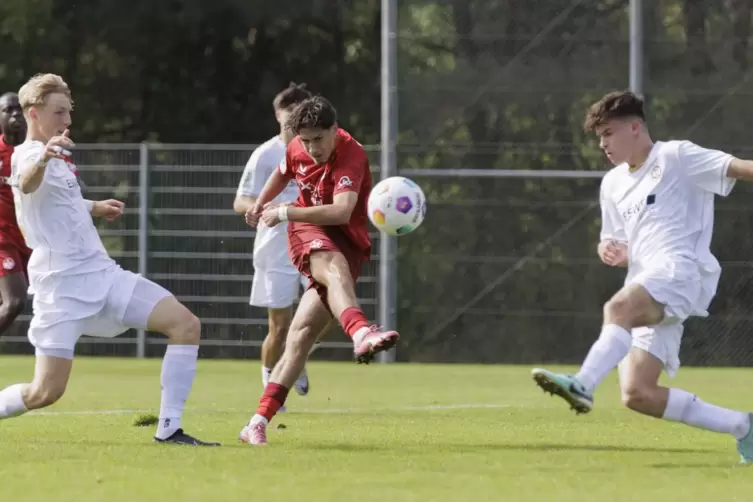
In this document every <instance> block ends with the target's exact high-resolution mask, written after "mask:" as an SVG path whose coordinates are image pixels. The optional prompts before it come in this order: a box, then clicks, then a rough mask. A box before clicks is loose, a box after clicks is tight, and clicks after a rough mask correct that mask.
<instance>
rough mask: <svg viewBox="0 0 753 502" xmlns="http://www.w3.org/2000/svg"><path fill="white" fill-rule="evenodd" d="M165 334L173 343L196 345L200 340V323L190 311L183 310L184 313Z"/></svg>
mask: <svg viewBox="0 0 753 502" xmlns="http://www.w3.org/2000/svg"><path fill="white" fill-rule="evenodd" d="M165 334H166V335H167V337H168V338H169V339H170V341H171V342H173V343H178V344H182V345H198V344H199V341H200V340H201V321H200V320H199V318H198V317H196V316H195V315H194V314H193V313H191V311H189V310H188V309H185V312H184V313H183V314H182V315H181V316H180V317H179V318H178V319H177V320H176V322H175V323H173V326H171V327H170V329H169V330H168V332H167V333H165Z"/></svg>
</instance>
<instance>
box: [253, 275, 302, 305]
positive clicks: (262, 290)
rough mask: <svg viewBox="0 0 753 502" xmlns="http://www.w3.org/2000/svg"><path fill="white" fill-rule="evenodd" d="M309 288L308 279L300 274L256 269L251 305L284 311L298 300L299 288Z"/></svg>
mask: <svg viewBox="0 0 753 502" xmlns="http://www.w3.org/2000/svg"><path fill="white" fill-rule="evenodd" d="M302 285H303V286H304V287H305V286H307V285H308V284H307V283H306V279H305V278H304V277H303V276H302V275H301V274H299V273H298V272H296V273H294V274H291V273H286V272H276V271H271V270H261V269H258V268H257V269H256V270H255V271H254V279H253V282H252V284H251V300H250V301H249V304H251V305H253V306H255V307H265V308H268V309H284V308H287V307H290V306H292V305H293V303H294V302H295V300H296V299H297V298H298V292H299V288H300V287H301V286H302Z"/></svg>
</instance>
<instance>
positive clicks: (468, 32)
mask: <svg viewBox="0 0 753 502" xmlns="http://www.w3.org/2000/svg"><path fill="white" fill-rule="evenodd" d="M749 4H750V3H749V2H721V1H714V2H708V1H705V0H656V1H647V2H644V8H645V25H646V40H647V41H646V76H647V79H646V94H647V98H648V102H649V108H648V114H649V118H650V124H651V130H652V132H653V133H654V135H655V136H656V137H657V138H662V139H663V138H677V137H684V136H686V135H688V134H690V136H691V139H693V140H696V141H697V142H699V143H702V144H704V145H706V146H711V147H719V148H724V149H727V150H729V151H731V153H738V152H740V151H742V149H741V148H740V147H741V146H744V145H747V144H748V142H749V141H750V139H749V129H750V128H749V117H750V116H753V104H751V103H753V101H752V100H750V99H749V92H750V91H749V90H748V89H747V87H746V86H743V87H742V88H738V89H736V88H735V85H737V84H738V83H739V82H740V81H741V79H743V78H744V77H745V75H746V74H747V73H746V72H747V66H748V57H749V50H748V40H749V38H750V36H749V35H750V19H751V7H750V5H749ZM398 5H399V16H398V19H399V29H398V42H399V44H398V74H399V75H398V97H399V146H398V160H399V166H400V167H401V168H410V169H461V168H468V169H478V170H489V169H508V170H522V169H525V170H543V169H546V170H583V171H601V170H603V169H605V168H606V165H605V160H604V158H603V155H602V154H601V153H600V152H599V150H598V145H597V143H596V141H595V140H594V139H593V138H590V137H586V136H585V135H584V133H583V131H582V120H583V111H584V109H585V107H586V106H587V105H588V104H589V103H590V102H592V101H593V100H595V99H597V98H598V97H599V95H601V94H602V93H604V92H607V91H610V90H613V89H621V88H625V87H627V85H628V67H629V65H628V60H629V48H628V43H627V36H628V1H627V0H598V1H584V2H553V1H550V0H530V1H512V0H445V1H441V2H437V1H435V0H406V1H402V0H401V1H400V2H398ZM379 8H380V2H379V1H378V0H364V1H355V0H340V1H330V0H316V1H312V2H300V1H293V0H281V1H277V2H248V1H244V0H215V1H212V2H206V1H200V0H181V1H174V2H160V1H153V0H132V1H129V2H122V1H119V0H97V1H95V0H78V1H77V2H75V3H71V2H68V1H62V0H4V1H3V2H0V47H2V50H3V58H2V59H1V60H0V89H2V90H6V89H18V87H19V86H20V85H21V84H22V83H23V82H24V81H25V79H27V78H28V77H30V76H31V75H32V74H34V73H37V72H42V71H53V72H59V73H62V74H63V75H64V76H65V78H66V79H67V80H68V82H69V83H70V84H71V86H72V87H73V90H74V95H75V98H76V101H77V111H76V113H75V117H74V121H75V124H74V128H73V131H74V137H75V139H76V140H77V141H78V142H139V141H144V140H149V141H161V142H199V143H246V144H248V143H259V142H261V141H263V140H265V139H267V138H268V137H269V136H270V135H271V134H273V133H274V132H275V130H276V124H275V121H274V117H273V115H272V113H271V102H272V98H273V96H274V95H275V93H276V92H278V91H279V90H280V89H281V88H282V87H284V86H285V85H287V84H288V82H290V81H297V82H307V83H308V84H309V87H310V88H311V89H312V90H313V91H315V92H317V93H321V94H323V95H325V96H328V97H330V98H331V99H332V100H333V101H334V103H335V105H336V106H337V107H338V109H339V112H340V117H341V122H342V125H343V126H344V127H346V128H347V129H349V130H350V131H351V132H352V133H353V134H354V135H355V136H356V137H357V138H359V140H360V141H361V142H362V143H364V144H373V143H377V142H378V141H379V135H380V127H379V124H380V102H379V101H380V87H379V86H380V82H379V74H380V66H379V64H380V57H381V56H380V50H381V49H380V21H381V13H380V11H379ZM730 89H733V90H734V92H730ZM246 153H247V152H239V154H238V155H239V158H241V157H242V156H243V155H246ZM106 155H107V154H105V153H103V154H102V155H101V156H100V157H101V158H100V157H97V160H96V163H97V164H98V165H108V164H110V163H112V162H114V160H113V159H107V158H105V157H106ZM153 157H154V158H153V159H151V160H152V161H153V163H164V164H170V165H175V166H177V165H180V164H181V162H183V161H182V160H181V157H180V155H178V154H177V153H175V152H155V153H154V154H153ZM131 160H132V159H131ZM118 162H121V163H123V164H126V163H128V164H129V165H133V164H132V163H130V162H125V161H118ZM222 162H224V160H218V161H217V164H216V165H222ZM239 165H240V164H239ZM132 174H133V173H132ZM103 176H104V178H102V180H105V182H106V183H109V184H112V185H117V184H123V185H122V186H121V187H120V188H117V187H116V188H115V189H114V190H116V191H117V190H120V189H123V188H125V189H126V190H127V189H128V187H129V186H133V182H134V181H135V180H136V177H135V175H129V176H125V175H123V174H119V173H118V172H116V171H113V172H108V173H106V174H105V175H103ZM159 176H161V175H155V178H154V179H153V180H152V183H153V184H154V185H155V186H157V185H158V184H159V183H160V181H159V180H160V179H162V178H159ZM197 176H198V175H193V174H192V175H191V178H190V179H191V180H193V181H192V182H191V183H192V185H193V184H196V186H198V181H196V180H197V179H198V178H197ZM218 176H223V177H222V179H223V180H225V179H226V178H227V181H226V183H227V184H228V186H231V185H233V184H234V183H236V182H237V180H235V177H234V176H233V173H229V174H228V175H227V176H225V175H220V174H218ZM126 178H127V179H126ZM186 179H189V178H186ZM417 181H418V182H419V183H421V185H422V187H423V188H424V190H425V192H426V194H427V196H428V199H429V214H428V219H427V221H426V223H425V224H424V226H423V227H422V228H421V229H419V231H417V232H416V233H415V234H412V235H409V236H406V237H403V238H401V239H400V248H399V258H400V274H399V275H400V278H399V280H400V284H399V291H400V327H401V329H402V331H403V332H404V333H405V340H406V341H405V346H406V347H407V348H408V350H403V351H402V352H401V355H402V356H404V357H410V358H426V359H431V358H440V359H463V358H466V357H468V354H467V350H466V347H467V346H476V345H477V346H480V347H484V351H485V354H486V356H488V358H489V359H490V360H495V359H499V358H500V357H501V356H500V355H499V352H501V351H503V350H504V348H505V347H507V346H510V345H511V344H514V343H517V341H519V338H520V336H521V333H526V334H531V333H539V336H540V337H543V339H546V340H548V339H549V338H554V337H556V336H558V335H559V334H560V333H561V332H563V331H564V332H567V333H574V334H576V335H577V336H578V337H581V336H582V338H579V340H581V341H580V342H577V343H574V344H573V348H572V354H577V355H580V354H581V353H582V351H583V346H584V345H585V344H586V343H587V340H590V339H591V338H592V335H591V333H589V330H592V329H595V328H596V327H597V326H598V319H599V315H600V313H599V306H600V303H602V302H603V301H604V300H605V299H606V298H607V297H608V294H609V292H610V291H611V290H613V289H614V288H615V287H617V286H618V285H619V283H620V277H621V274H620V272H615V271H611V270H605V269H604V268H603V267H601V266H600V265H598V264H597V263H595V261H594V256H593V247H594V245H595V242H596V239H597V235H598V230H599V215H598V211H595V210H594V211H591V212H590V213H588V214H587V215H585V216H583V217H582V220H581V221H579V222H578V224H577V225H576V226H575V227H573V229H572V230H570V231H568V232H566V233H564V234H563V235H562V236H561V237H560V238H559V239H557V240H555V241H553V242H551V243H550V244H549V245H547V246H546V247H545V248H544V249H543V250H539V251H537V254H536V255H535V256H534V258H536V260H538V261H536V260H534V261H532V262H529V263H527V264H525V266H522V267H520V269H518V270H517V271H516V272H515V273H513V274H512V275H511V276H510V277H509V278H508V279H506V280H505V281H504V282H503V283H502V284H501V285H500V286H499V287H497V288H494V289H493V290H492V291H491V292H489V293H488V294H487V295H486V296H484V298H483V299H482V300H480V301H479V303H478V304H476V305H474V306H473V309H475V310H473V311H469V313H467V314H464V315H463V316H460V317H459V318H458V321H457V322H454V323H452V324H450V325H449V326H448V327H447V328H446V329H444V330H440V331H439V332H436V330H435V328H436V327H437V326H438V325H440V324H441V323H442V322H443V321H444V320H445V319H447V318H448V316H451V315H452V314H453V313H454V312H455V309H457V307H458V306H459V305H463V304H464V303H465V302H467V301H468V300H469V299H471V298H473V297H474V296H475V295H476V294H477V293H478V292H479V291H481V290H483V289H484V287H485V285H487V284H489V283H490V281H492V280H494V279H495V278H497V277H499V276H500V274H503V273H505V271H506V270H508V269H509V268H510V267H511V266H513V265H515V264H517V263H518V260H519V258H521V257H523V256H526V255H527V254H528V253H530V252H531V251H532V250H534V249H535V247H536V245H537V244H538V243H540V242H542V241H544V240H545V239H547V238H548V237H550V236H551V235H552V234H553V233H554V232H555V231H556V230H557V229H558V228H560V227H561V226H562V225H563V224H565V223H567V222H568V221H570V219H572V218H573V217H574V216H575V215H577V214H578V212H579V211H580V210H581V209H582V208H584V207H587V206H588V204H590V203H592V202H593V201H594V200H596V197H597V193H598V179H587V180H581V181H577V180H545V179H544V180H542V179H534V178H530V179H525V180H521V179H512V178H497V179H494V178H428V177H421V178H420V179H417ZM181 182H183V183H187V181H185V180H182V181H181ZM194 182H195V183H194ZM223 183H225V181H223ZM100 185H101V183H100ZM108 186H109V185H108ZM164 197H167V196H166V195H165V196H164ZM223 197H224V196H223ZM218 200H220V197H219V196H218V197H215V198H211V197H206V198H203V199H202V201H201V202H197V204H199V203H200V204H202V207H204V205H206V207H207V209H210V202H211V203H212V204H214V203H215V201H218ZM221 200H225V199H224V198H223V199H221ZM221 200H220V202H219V204H222V202H221ZM739 200H742V199H739ZM192 203H193V202H192ZM739 203H740V204H742V202H739ZM131 207H133V205H132V206H131ZM212 207H214V206H212ZM228 207H229V206H228ZM155 218H159V219H158V220H157V219H155V220H153V224H154V225H155V226H160V225H162V226H163V228H168V226H167V223H166V222H168V220H167V218H168V217H167V216H164V215H163V216H158V217H155ZM174 218H175V220H176V221H177V220H178V217H177V216H175V217H174ZM170 221H171V222H172V220H170ZM170 224H172V223H170ZM194 224H195V225H197V226H199V227H202V226H203V227H207V226H209V225H212V223H210V222H209V220H208V219H204V218H197V219H196V221H195V222H194ZM733 226H734V227H735V228H736V232H738V234H739V233H740V232H747V226H746V225H745V224H743V223H740V222H739V220H738V224H735V225H732V224H730V226H729V228H730V229H731V228H733ZM169 228H172V227H169ZM231 229H234V230H237V229H236V228H235V227H232V228H231ZM725 232H731V230H729V231H728V230H725V229H719V230H718V233H717V241H716V242H727V241H729V240H730V239H731V240H733V241H734V238H733V237H732V234H731V233H727V234H725ZM131 237H132V236H131ZM124 240H125V238H122V239H121V238H120V237H108V240H107V245H108V247H109V248H110V249H111V250H115V251H118V250H123V249H133V247H132V246H126V245H124V244H123V243H124ZM187 245H189V246H194V245H196V246H198V244H194V243H187ZM218 245H219V244H218ZM223 249H225V248H223ZM234 251H237V250H234ZM722 251H723V253H722V254H724V252H729V250H722ZM727 256H728V257H729V258H730V259H732V260H733V261H734V260H736V259H738V258H736V257H734V256H730V255H729V254H728V255H727ZM218 266H219V265H218ZM223 266H226V267H230V266H231V265H230V264H228V263H225V264H223ZM171 270H173V269H171ZM474 312H475V313H474ZM534 312H538V314H534ZM552 312H553V313H554V314H552ZM542 313H544V314H542ZM555 314H556V315H555ZM537 316H538V317H537ZM552 316H554V317H552ZM557 316H560V317H557ZM490 332H492V333H493V334H494V335H495V336H494V337H490V336H489V333H490ZM490 339H493V340H492V341H490ZM541 340H542V338H539V339H538V342H537V343H536V344H531V347H528V349H526V348H525V347H519V350H520V351H521V352H522V353H526V354H528V355H530V357H538V358H540V357H542V353H541V349H536V347H540V346H541V345H542V344H541ZM414 348H415V349H416V350H413V349H414ZM526 350H528V352H526ZM536 350H539V352H536ZM520 357H525V356H524V355H521V356H520ZM562 357H564V358H569V357H570V354H569V353H568V354H565V355H563V356H562Z"/></svg>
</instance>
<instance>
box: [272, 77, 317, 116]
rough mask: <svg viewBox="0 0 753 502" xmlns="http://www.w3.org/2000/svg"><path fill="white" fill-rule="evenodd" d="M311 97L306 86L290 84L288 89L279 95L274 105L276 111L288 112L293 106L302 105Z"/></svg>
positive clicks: (273, 102)
mask: <svg viewBox="0 0 753 502" xmlns="http://www.w3.org/2000/svg"><path fill="white" fill-rule="evenodd" d="M310 97H311V92H309V90H308V89H306V84H296V83H295V82H290V85H288V87H287V88H285V89H283V90H282V91H280V92H278V93H277V96H275V99H274V101H272V105H273V106H274V107H275V110H286V109H288V108H290V107H291V106H295V105H297V104H300V103H302V102H303V101H305V100H307V99H308V98H310Z"/></svg>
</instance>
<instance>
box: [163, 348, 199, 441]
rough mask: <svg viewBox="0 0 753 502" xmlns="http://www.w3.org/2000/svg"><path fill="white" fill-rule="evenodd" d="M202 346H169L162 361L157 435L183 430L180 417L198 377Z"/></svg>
mask: <svg viewBox="0 0 753 502" xmlns="http://www.w3.org/2000/svg"><path fill="white" fill-rule="evenodd" d="M198 356H199V346H198V345H168V346H167V350H166V351H165V358H164V359H163V360H162V376H161V378H160V380H161V382H162V402H161V403H160V410H159V425H158V426H157V437H158V438H159V439H167V438H169V437H170V436H172V435H173V434H174V433H175V431H177V430H178V429H180V427H181V425H180V419H181V416H182V415H183V408H184V407H185V405H186V400H187V399H188V394H189V393H190V392H191V387H192V385H193V379H194V377H195V376H196V359H197V358H198Z"/></svg>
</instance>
